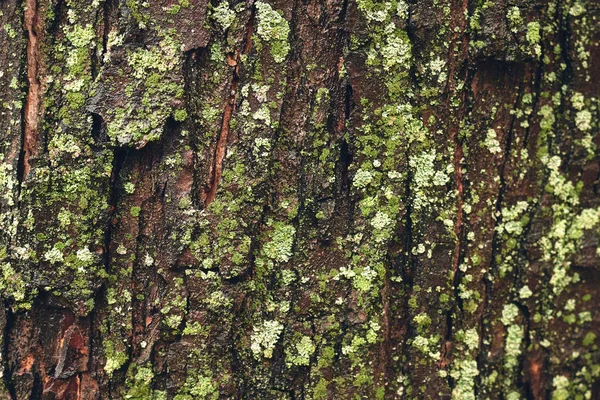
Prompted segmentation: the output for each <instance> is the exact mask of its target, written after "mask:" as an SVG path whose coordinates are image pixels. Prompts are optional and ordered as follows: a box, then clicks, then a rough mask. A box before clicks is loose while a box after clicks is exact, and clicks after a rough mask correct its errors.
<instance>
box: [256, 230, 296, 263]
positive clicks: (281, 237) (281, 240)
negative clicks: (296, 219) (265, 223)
mask: <svg viewBox="0 0 600 400" xmlns="http://www.w3.org/2000/svg"><path fill="white" fill-rule="evenodd" d="M295 234H296V228H294V227H293V226H291V225H285V224H281V223H277V224H275V227H274V229H273V231H272V233H271V240H270V241H269V242H267V243H265V245H264V247H263V250H264V252H265V255H266V256H267V257H269V258H270V259H272V260H274V261H280V262H287V261H289V259H290V257H291V256H292V246H293V244H294V235H295Z"/></svg>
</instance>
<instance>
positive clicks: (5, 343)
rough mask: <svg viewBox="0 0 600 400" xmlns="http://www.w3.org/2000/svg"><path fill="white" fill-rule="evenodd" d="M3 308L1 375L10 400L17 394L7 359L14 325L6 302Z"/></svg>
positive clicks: (8, 359)
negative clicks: (4, 321) (4, 323)
mask: <svg viewBox="0 0 600 400" xmlns="http://www.w3.org/2000/svg"><path fill="white" fill-rule="evenodd" d="M3 306H4V312H5V315H6V325H5V326H4V331H3V332H2V366H3V370H4V371H3V372H4V373H3V375H2V380H3V382H4V386H5V387H6V389H7V390H8V393H9V395H10V397H11V399H16V398H17V392H16V388H15V385H14V382H13V380H12V376H13V374H12V373H9V371H10V364H9V361H10V358H9V344H10V340H9V339H10V332H11V330H12V329H13V328H14V325H15V321H14V317H15V315H14V313H13V312H12V310H11V307H10V305H9V304H8V302H6V301H5V302H4V304H3Z"/></svg>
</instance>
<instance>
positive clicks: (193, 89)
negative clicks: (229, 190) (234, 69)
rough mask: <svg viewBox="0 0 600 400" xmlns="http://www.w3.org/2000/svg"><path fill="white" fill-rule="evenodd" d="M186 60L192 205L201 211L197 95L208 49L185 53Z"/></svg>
mask: <svg viewBox="0 0 600 400" xmlns="http://www.w3.org/2000/svg"><path fill="white" fill-rule="evenodd" d="M184 56H185V59H184V63H183V79H184V91H185V93H186V101H185V107H186V111H187V113H188V115H189V116H190V118H189V120H190V121H191V122H188V123H189V124H190V126H191V133H192V134H191V135H190V144H191V147H192V149H193V150H194V155H195V156H194V159H193V162H194V166H193V175H194V176H193V181H192V205H193V206H194V208H196V209H199V208H200V207H201V206H202V205H203V200H202V197H203V195H204V190H203V185H204V184H203V179H202V177H201V176H200V174H199V168H198V165H197V164H198V163H199V162H200V160H199V157H198V156H197V154H198V153H200V152H201V151H202V143H199V142H198V138H197V136H199V135H198V134H197V132H198V131H200V130H201V127H200V126H199V125H198V124H197V123H196V122H195V119H196V118H197V116H198V113H199V112H201V111H202V110H199V107H198V105H197V104H196V102H195V100H196V95H197V92H198V89H199V86H200V83H201V82H199V75H200V71H202V69H203V68H204V67H205V65H206V63H207V60H208V49H207V48H206V47H199V48H195V49H192V50H189V51H187V52H185V54H184Z"/></svg>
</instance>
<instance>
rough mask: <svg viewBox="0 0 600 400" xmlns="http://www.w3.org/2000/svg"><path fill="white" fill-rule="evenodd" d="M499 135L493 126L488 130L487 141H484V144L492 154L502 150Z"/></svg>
mask: <svg viewBox="0 0 600 400" xmlns="http://www.w3.org/2000/svg"><path fill="white" fill-rule="evenodd" d="M497 136H498V135H497V134H496V131H495V130H493V129H492V128H490V129H488V130H487V134H486V137H485V141H484V142H483V145H484V146H485V147H486V148H487V149H488V150H489V152H490V153H492V154H498V153H500V152H501V151H502V148H501V147H500V142H499V141H498V138H497Z"/></svg>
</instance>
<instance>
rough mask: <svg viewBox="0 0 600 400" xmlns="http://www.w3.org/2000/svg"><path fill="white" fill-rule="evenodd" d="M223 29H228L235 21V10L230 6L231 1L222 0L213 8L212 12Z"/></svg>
mask: <svg viewBox="0 0 600 400" xmlns="http://www.w3.org/2000/svg"><path fill="white" fill-rule="evenodd" d="M210 16H211V18H212V19H214V20H215V21H216V22H217V23H218V24H219V25H220V26H221V28H222V29H223V30H226V29H228V28H229V27H230V26H231V24H233V21H235V11H233V10H232V9H230V8H229V2H227V1H226V0H224V1H221V2H220V3H219V5H218V6H217V7H214V8H213V9H212V12H211V14H210Z"/></svg>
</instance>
